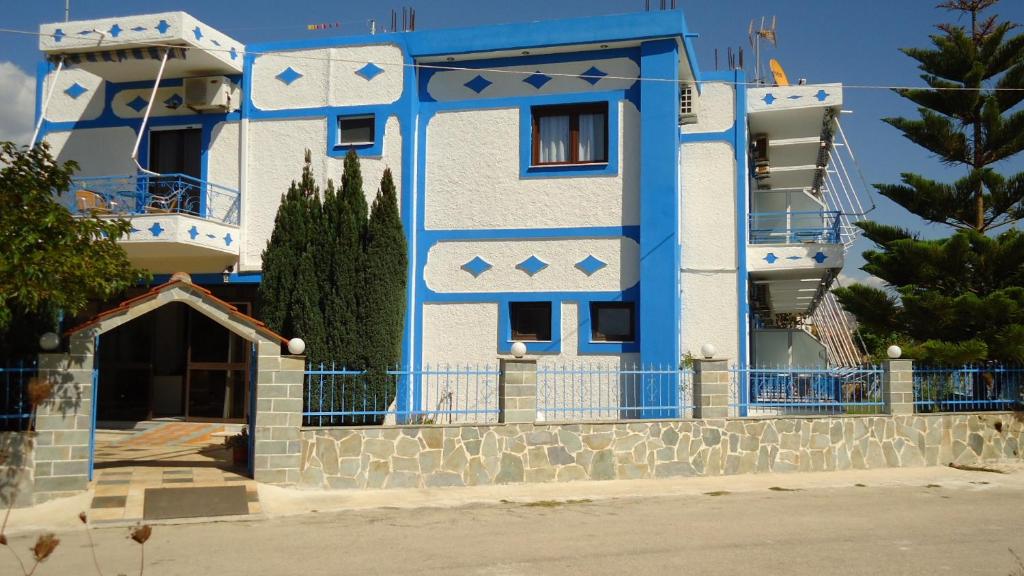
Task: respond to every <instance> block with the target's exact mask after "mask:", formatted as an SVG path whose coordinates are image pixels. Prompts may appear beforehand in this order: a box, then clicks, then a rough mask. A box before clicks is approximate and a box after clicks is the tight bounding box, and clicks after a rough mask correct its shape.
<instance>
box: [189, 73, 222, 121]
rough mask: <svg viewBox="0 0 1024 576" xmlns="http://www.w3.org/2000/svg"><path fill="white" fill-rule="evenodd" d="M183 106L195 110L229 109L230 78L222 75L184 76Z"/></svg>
mask: <svg viewBox="0 0 1024 576" xmlns="http://www.w3.org/2000/svg"><path fill="white" fill-rule="evenodd" d="M185 106H188V107H189V108H191V109H192V110H195V111H196V112H227V111H229V110H230V109H231V80H228V79H227V78H225V77H224V76H205V77H202V78H185Z"/></svg>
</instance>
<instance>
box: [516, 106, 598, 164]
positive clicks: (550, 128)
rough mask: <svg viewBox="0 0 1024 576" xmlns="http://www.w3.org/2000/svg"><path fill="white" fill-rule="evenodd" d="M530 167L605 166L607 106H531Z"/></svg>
mask: <svg viewBox="0 0 1024 576" xmlns="http://www.w3.org/2000/svg"><path fill="white" fill-rule="evenodd" d="M532 111H533V158H532V164H533V165H534V166H544V165H557V164H607V163H608V104H607V103H601V104H571V105H559V106H535V107H533V109H532Z"/></svg>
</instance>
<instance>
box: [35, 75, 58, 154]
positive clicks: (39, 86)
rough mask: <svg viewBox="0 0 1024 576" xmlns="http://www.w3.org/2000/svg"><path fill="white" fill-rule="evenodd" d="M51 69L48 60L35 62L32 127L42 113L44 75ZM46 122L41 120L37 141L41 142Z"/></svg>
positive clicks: (45, 130) (46, 128) (46, 125)
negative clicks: (34, 104) (34, 96)
mask: <svg viewBox="0 0 1024 576" xmlns="http://www.w3.org/2000/svg"><path fill="white" fill-rule="evenodd" d="M52 69H53V64H51V63H50V61H49V60H43V61H42V62H38V63H36V106H35V114H34V115H33V116H32V119H33V121H32V127H33V129H34V128H35V125H36V124H38V123H39V118H41V117H42V115H43V99H44V98H45V96H44V95H43V85H44V84H45V83H46V76H47V75H48V74H49V73H50V70H52ZM48 124H49V123H48V122H45V121H44V122H43V125H42V126H41V127H40V129H39V140H38V141H39V142H42V140H43V136H45V135H46V132H47V130H48Z"/></svg>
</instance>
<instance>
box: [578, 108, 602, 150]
mask: <svg viewBox="0 0 1024 576" xmlns="http://www.w3.org/2000/svg"><path fill="white" fill-rule="evenodd" d="M604 132H605V130H604V114H601V113H598V114H580V150H579V161H580V162H597V161H600V160H604V159H605V152H604V144H605V143H604Z"/></svg>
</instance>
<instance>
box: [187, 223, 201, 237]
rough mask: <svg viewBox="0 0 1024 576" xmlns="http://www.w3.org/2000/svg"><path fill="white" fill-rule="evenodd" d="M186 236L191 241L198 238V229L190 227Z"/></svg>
mask: <svg viewBox="0 0 1024 576" xmlns="http://www.w3.org/2000/svg"><path fill="white" fill-rule="evenodd" d="M188 235H189V236H191V237H192V239H193V240H195V239H196V236H199V229H198V228H196V227H195V226H192V227H191V228H189V229H188Z"/></svg>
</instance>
